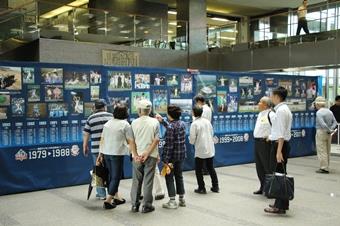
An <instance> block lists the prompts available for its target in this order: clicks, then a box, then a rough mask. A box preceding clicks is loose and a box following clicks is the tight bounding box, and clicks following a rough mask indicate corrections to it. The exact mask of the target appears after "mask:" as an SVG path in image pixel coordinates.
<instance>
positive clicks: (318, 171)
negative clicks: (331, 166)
mask: <svg viewBox="0 0 340 226" xmlns="http://www.w3.org/2000/svg"><path fill="white" fill-rule="evenodd" d="M315 172H316V173H326V174H328V173H329V171H328V170H324V169H318V170H317V171H315Z"/></svg>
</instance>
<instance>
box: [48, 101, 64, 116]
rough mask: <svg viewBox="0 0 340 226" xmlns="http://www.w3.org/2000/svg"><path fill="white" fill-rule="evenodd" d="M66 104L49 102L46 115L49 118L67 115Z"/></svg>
mask: <svg viewBox="0 0 340 226" xmlns="http://www.w3.org/2000/svg"><path fill="white" fill-rule="evenodd" d="M68 113H69V111H68V105H67V104H66V103H49V104H48V115H49V117H50V118H61V117H66V116H68Z"/></svg>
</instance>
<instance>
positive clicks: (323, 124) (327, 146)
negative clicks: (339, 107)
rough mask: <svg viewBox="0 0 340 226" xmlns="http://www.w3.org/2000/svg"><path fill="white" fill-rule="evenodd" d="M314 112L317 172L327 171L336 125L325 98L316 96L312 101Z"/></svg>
mask: <svg viewBox="0 0 340 226" xmlns="http://www.w3.org/2000/svg"><path fill="white" fill-rule="evenodd" d="M314 106H315V109H316V110H317V112H316V123H315V128H316V135H315V143H316V151H317V155H318V158H319V161H320V169H318V170H317V171H316V172H317V173H329V156H330V152H331V140H332V135H331V134H332V133H333V132H334V129H335V128H336V127H337V122H336V119H335V117H334V115H333V113H332V112H331V111H330V110H329V109H328V108H326V99H325V98H323V97H322V96H318V97H317V98H316V99H315V101H314Z"/></svg>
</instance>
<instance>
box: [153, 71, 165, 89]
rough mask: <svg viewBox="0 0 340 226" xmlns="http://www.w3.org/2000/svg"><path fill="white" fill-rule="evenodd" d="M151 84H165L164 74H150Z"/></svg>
mask: <svg viewBox="0 0 340 226" xmlns="http://www.w3.org/2000/svg"><path fill="white" fill-rule="evenodd" d="M151 84H152V85H154V86H165V85H166V75H165V74H162V73H155V74H151Z"/></svg>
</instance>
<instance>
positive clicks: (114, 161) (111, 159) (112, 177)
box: [104, 155, 124, 196]
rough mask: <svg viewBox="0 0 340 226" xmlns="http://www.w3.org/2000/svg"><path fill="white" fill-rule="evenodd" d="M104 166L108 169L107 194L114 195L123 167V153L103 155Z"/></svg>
mask: <svg viewBox="0 0 340 226" xmlns="http://www.w3.org/2000/svg"><path fill="white" fill-rule="evenodd" d="M104 160H105V166H106V168H107V169H108V170H109V183H108V189H107V190H108V194H109V195H111V196H114V195H115V194H116V193H117V192H118V187H119V182H120V180H121V179H122V175H123V169H124V156H123V155H104Z"/></svg>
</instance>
